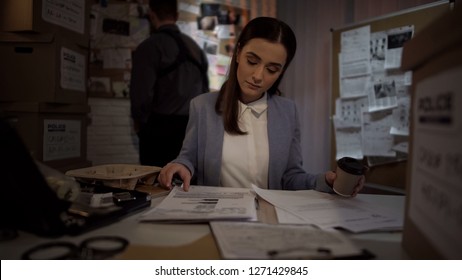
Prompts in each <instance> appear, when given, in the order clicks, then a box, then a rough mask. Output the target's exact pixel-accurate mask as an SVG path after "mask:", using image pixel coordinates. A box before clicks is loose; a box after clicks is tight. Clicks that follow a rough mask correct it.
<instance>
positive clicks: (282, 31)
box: [215, 17, 297, 135]
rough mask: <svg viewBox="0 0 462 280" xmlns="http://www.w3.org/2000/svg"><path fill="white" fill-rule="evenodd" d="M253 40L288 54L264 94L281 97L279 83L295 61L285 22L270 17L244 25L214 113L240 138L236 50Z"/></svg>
mask: <svg viewBox="0 0 462 280" xmlns="http://www.w3.org/2000/svg"><path fill="white" fill-rule="evenodd" d="M255 38H262V39H265V40H268V41H270V42H274V43H281V44H282V45H283V46H284V47H285V49H286V52H287V60H286V63H285V64H284V69H283V70H282V73H281V75H280V76H279V78H278V79H277V80H276V82H274V84H273V85H272V86H271V87H270V88H269V89H268V91H267V94H269V95H273V94H277V95H280V91H279V89H278V86H279V83H280V82H281V80H282V77H283V76H284V72H285V70H286V69H287V67H288V66H289V64H290V62H291V61H292V59H293V58H294V55H295V51H296V49H297V40H296V38H295V34H294V32H293V31H292V29H291V28H290V27H289V26H288V25H287V24H286V23H284V22H282V21H280V20H278V19H276V18H271V17H258V18H255V19H253V20H251V21H249V22H248V23H247V25H246V26H245V27H244V29H243V30H242V32H241V34H240V35H239V38H238V40H237V43H236V47H235V48H234V53H233V57H232V58H231V64H230V68H229V75H228V79H227V80H226V82H224V83H223V85H222V86H221V89H220V91H219V93H218V99H217V102H216V103H215V111H216V112H217V113H218V114H221V115H222V116H223V123H224V126H225V130H226V132H228V133H230V134H238V135H242V134H245V133H246V132H243V131H242V130H241V129H240V128H239V123H238V118H239V116H238V113H239V106H238V105H239V103H238V100H239V96H240V94H241V90H240V87H239V83H238V80H237V67H238V65H237V62H236V59H237V54H238V52H239V50H241V49H242V48H243V47H244V46H245V45H246V44H247V42H248V41H250V40H251V39H255Z"/></svg>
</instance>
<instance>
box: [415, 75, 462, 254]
mask: <svg viewBox="0 0 462 280" xmlns="http://www.w3.org/2000/svg"><path fill="white" fill-rule="evenodd" d="M461 75H462V67H457V68H453V69H450V70H447V71H444V72H442V73H439V74H437V75H434V76H430V77H428V78H426V79H425V80H422V81H420V82H419V83H417V84H416V91H415V94H414V96H413V103H414V104H413V108H412V111H413V118H412V119H413V132H412V133H413V139H414V140H413V145H412V169H411V184H410V187H409V191H410V194H411V195H410V199H409V206H408V209H409V211H408V212H409V217H410V219H411V220H412V221H413V222H414V223H415V225H416V226H418V227H419V229H420V231H421V232H422V233H423V234H424V235H425V236H426V237H427V238H428V240H429V241H430V242H431V243H432V244H433V246H434V247H435V248H436V249H437V250H438V251H439V252H440V253H441V254H442V256H443V257H444V258H447V259H454V258H458V257H460V252H461V250H462V239H461V238H460V237H461V236H462V191H461V186H462V148H461V145H460V143H462V81H461V79H460V77H461Z"/></svg>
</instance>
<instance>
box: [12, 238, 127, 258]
mask: <svg viewBox="0 0 462 280" xmlns="http://www.w3.org/2000/svg"><path fill="white" fill-rule="evenodd" d="M128 244H129V242H128V240H127V239H125V238H123V237H119V236H96V237H90V238H87V239H85V240H83V241H82V242H81V243H80V244H78V245H77V244H74V243H72V242H68V241H52V242H47V243H43V244H40V245H37V246H34V247H32V248H30V249H29V250H27V251H26V252H24V253H23V254H22V257H21V258H22V259H24V260H40V259H49V260H104V259H108V258H110V257H113V256H115V255H117V254H118V253H121V252H123V251H124V250H125V248H126V247H127V246H128Z"/></svg>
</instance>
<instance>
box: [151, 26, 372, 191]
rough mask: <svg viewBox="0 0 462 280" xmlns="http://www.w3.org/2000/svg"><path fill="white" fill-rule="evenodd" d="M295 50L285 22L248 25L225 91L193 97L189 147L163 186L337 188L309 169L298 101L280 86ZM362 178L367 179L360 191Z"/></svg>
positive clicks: (165, 174)
mask: <svg viewBox="0 0 462 280" xmlns="http://www.w3.org/2000/svg"><path fill="white" fill-rule="evenodd" d="M295 50H296V38H295V35H294V33H293V31H292V30H291V29H290V27H289V26H288V25H287V24H285V23H284V22H282V21H279V20H277V19H275V18H269V17H259V18H255V19H253V20H251V21H250V22H249V23H247V25H246V26H245V27H244V29H243V30H242V32H241V34H240V36H239V38H238V41H237V44H236V48H235V51H234V54H233V57H232V59H231V65H230V69H229V76H228V80H227V81H226V82H225V83H224V84H223V86H222V87H221V89H220V91H219V93H218V94H217V93H208V94H203V95H201V96H198V97H196V98H195V99H193V100H192V101H191V106H190V113H189V114H190V119H189V123H188V126H187V129H186V136H185V139H184V141H183V147H182V149H181V152H180V154H179V156H178V157H177V158H176V159H175V160H174V161H172V162H171V163H169V164H167V165H166V166H165V167H164V168H163V169H162V171H161V172H160V174H159V178H158V180H159V182H160V184H161V185H162V186H164V187H168V188H171V186H172V179H173V178H174V176H179V177H180V178H181V180H182V181H183V188H184V190H185V191H187V190H188V189H189V186H190V182H191V178H192V176H193V175H194V176H195V177H196V179H197V182H196V183H197V185H205V186H225V187H250V186H251V184H255V185H257V186H259V187H261V188H269V189H290V190H297V189H315V190H318V191H323V192H331V191H332V188H331V187H330V186H332V184H333V181H334V180H335V178H336V175H335V173H334V172H331V171H328V172H326V173H325V174H317V175H314V174H309V173H306V172H305V171H304V170H303V168H302V157H301V146H300V124H299V121H298V116H297V110H296V106H295V103H294V102H293V101H292V100H289V99H287V98H283V97H281V96H280V92H279V90H278V86H279V83H280V82H281V79H282V77H283V75H284V72H285V70H286V69H287V67H288V66H289V64H290V62H291V61H292V59H293V57H294V55H295ZM363 183H364V177H362V178H361V179H360V180H359V181H358V185H357V186H356V188H355V192H354V194H353V195H356V194H357V193H358V192H359V191H360V189H361V188H362V187H363Z"/></svg>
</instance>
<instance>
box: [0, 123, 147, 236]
mask: <svg viewBox="0 0 462 280" xmlns="http://www.w3.org/2000/svg"><path fill="white" fill-rule="evenodd" d="M0 135H1V137H0V139H1V144H0V180H1V184H0V190H1V192H2V194H1V196H0V197H1V203H0V207H1V212H0V216H1V220H0V223H1V224H0V227H1V228H0V229H18V230H23V231H27V232H31V233H33V234H36V235H39V236H47V237H52V236H60V235H79V234H82V233H84V232H88V231H90V230H93V229H96V228H99V227H101V226H105V225H108V224H111V223H114V222H116V221H118V220H120V219H121V218H123V217H125V216H127V215H130V214H134V213H136V212H138V211H139V210H141V209H144V208H147V207H149V206H150V205H151V196H150V195H149V194H148V193H144V192H140V191H136V190H125V189H119V188H112V187H106V186H102V185H91V184H86V185H83V186H82V191H83V192H82V194H83V195H87V196H88V195H92V194H104V197H103V198H105V199H106V200H107V199H112V200H113V202H114V203H113V204H114V205H113V206H111V207H106V208H96V207H93V206H91V204H89V203H87V204H85V203H83V204H82V203H79V204H77V203H71V202H69V201H67V200H62V199H59V198H58V196H57V195H56V193H55V192H54V191H53V190H52V189H51V188H50V187H49V185H48V184H47V182H46V180H45V178H44V177H43V175H42V173H41V172H40V170H39V168H38V167H37V165H36V164H35V162H34V160H33V159H32V157H31V156H30V154H29V151H28V149H27V148H26V147H25V145H24V143H23V142H22V139H21V138H20V137H19V135H18V134H17V132H16V131H15V129H14V128H12V127H11V126H10V125H9V124H8V123H7V122H6V121H5V120H2V119H0ZM111 193H112V194H111ZM108 194H109V195H110V196H109V197H108ZM79 200H80V202H84V201H85V197H83V198H82V197H80V199H79Z"/></svg>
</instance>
